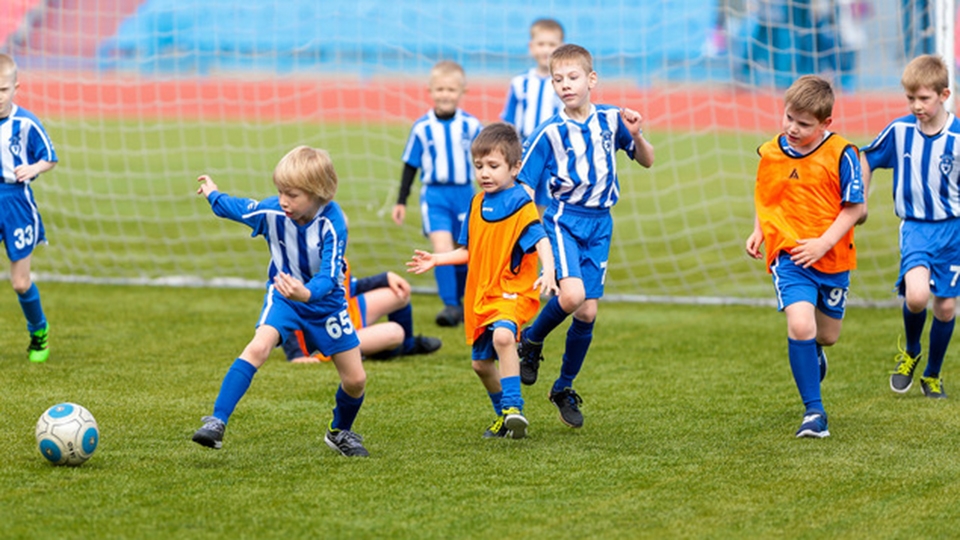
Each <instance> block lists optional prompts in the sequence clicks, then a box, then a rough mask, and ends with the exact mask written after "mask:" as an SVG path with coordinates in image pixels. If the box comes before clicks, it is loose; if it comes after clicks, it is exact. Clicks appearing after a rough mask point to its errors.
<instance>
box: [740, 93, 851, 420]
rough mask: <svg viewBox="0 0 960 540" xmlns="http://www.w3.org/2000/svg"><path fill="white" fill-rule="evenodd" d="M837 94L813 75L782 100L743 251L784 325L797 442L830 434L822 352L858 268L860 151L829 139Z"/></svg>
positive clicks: (835, 333) (836, 330) (835, 332)
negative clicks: (761, 268)
mask: <svg viewBox="0 0 960 540" xmlns="http://www.w3.org/2000/svg"><path fill="white" fill-rule="evenodd" d="M833 101H834V95H833V89H832V88H831V87H830V83H829V82H827V81H826V80H824V79H821V78H820V77H817V76H814V75H806V76H803V77H800V78H799V79H797V80H796V81H795V82H794V83H793V85H791V86H790V88H789V89H787V92H786V94H785V95H784V112H783V120H782V129H783V132H782V133H780V134H779V135H777V136H776V137H774V138H773V139H772V140H770V141H768V142H766V143H764V144H763V145H761V146H760V148H759V150H758V153H759V154H760V166H759V168H758V170H757V183H756V186H755V188H754V203H755V206H756V218H755V219H754V228H753V232H752V233H751V234H750V236H749V237H748V238H747V241H746V246H745V247H746V251H747V254H749V255H750V256H751V257H753V258H755V259H761V258H764V254H763V251H762V246H763V244H766V246H767V247H766V251H767V252H766V258H765V264H766V267H767V272H769V273H770V274H772V276H773V286H774V288H775V289H776V293H777V304H778V305H777V308H778V309H779V310H780V311H783V312H784V314H785V315H786V318H787V354H788V357H789V359H790V369H791V370H792V372H793V379H794V381H795V382H796V384H797V389H798V390H799V391H800V399H801V400H803V405H804V407H805V408H806V409H805V412H804V414H803V421H802V422H801V424H800V429H799V430H797V437H815V438H822V437H827V436H829V435H830V431H829V430H828V428H827V413H826V412H825V410H824V407H823V400H822V397H821V394H820V381H821V380H822V379H823V377H824V376H825V375H826V368H827V363H826V356H825V355H824V354H823V347H827V346H830V345H833V344H834V343H836V342H837V339H839V338H840V329H841V326H842V324H843V314H844V310H845V308H846V300H847V292H848V290H849V288H850V271H851V270H853V269H854V268H856V266H857V258H856V255H857V253H856V248H855V247H854V244H853V228H854V225H855V224H856V223H857V221H858V220H859V219H860V218H861V217H862V216H863V213H864V211H865V205H864V198H863V180H862V178H861V173H860V161H859V156H858V155H857V149H856V147H855V146H853V145H852V144H850V143H849V142H848V141H846V140H845V139H843V138H842V137H840V136H839V135H837V134H835V133H831V132H830V131H828V128H829V127H830V124H831V122H832V120H833V118H832V115H833Z"/></svg>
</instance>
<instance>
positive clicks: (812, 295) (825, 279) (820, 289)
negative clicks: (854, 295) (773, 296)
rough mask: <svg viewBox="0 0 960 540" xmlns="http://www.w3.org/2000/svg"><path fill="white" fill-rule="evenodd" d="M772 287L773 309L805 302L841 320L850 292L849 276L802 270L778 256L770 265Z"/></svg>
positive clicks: (783, 255) (845, 273)
mask: <svg viewBox="0 0 960 540" xmlns="http://www.w3.org/2000/svg"><path fill="white" fill-rule="evenodd" d="M770 269H771V270H772V271H773V287H774V289H776V291H777V309H778V310H779V311H783V309H784V308H785V307H787V306H789V305H791V304H796V303H797V302H809V303H811V304H813V305H814V306H816V307H817V309H818V310H820V312H822V313H823V314H824V315H827V316H828V317H831V318H833V319H842V318H843V313H844V310H845V309H846V307H847V293H848V292H849V291H850V272H849V271H845V272H838V273H836V274H827V273H824V272H821V271H819V270H817V269H815V268H812V267H811V268H803V267H800V266H797V265H796V264H794V263H793V261H791V260H790V255H789V254H788V253H786V252H781V253H780V255H778V256H777V258H776V259H775V260H774V261H773V264H771V265H770Z"/></svg>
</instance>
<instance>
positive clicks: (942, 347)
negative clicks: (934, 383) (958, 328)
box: [923, 317, 957, 377]
mask: <svg viewBox="0 0 960 540" xmlns="http://www.w3.org/2000/svg"><path fill="white" fill-rule="evenodd" d="M956 321H957V319H956V318H954V319H950V320H949V321H948V322H943V321H941V320H940V319H938V318H936V317H934V318H933V323H932V324H931V325H930V352H929V354H928V355H927V367H926V368H925V369H924V370H923V376H924V377H939V376H940V368H941V367H942V366H943V357H944V356H946V354H947V345H949V344H950V338H951V337H952V336H953V326H954V324H955V323H956Z"/></svg>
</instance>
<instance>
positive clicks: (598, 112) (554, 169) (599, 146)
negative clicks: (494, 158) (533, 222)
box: [517, 105, 634, 208]
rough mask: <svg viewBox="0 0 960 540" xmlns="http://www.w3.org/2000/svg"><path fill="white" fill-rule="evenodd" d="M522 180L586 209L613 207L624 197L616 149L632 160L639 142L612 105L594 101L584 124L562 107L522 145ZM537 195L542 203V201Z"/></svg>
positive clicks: (563, 200) (558, 198) (535, 189)
mask: <svg viewBox="0 0 960 540" xmlns="http://www.w3.org/2000/svg"><path fill="white" fill-rule="evenodd" d="M523 146H524V148H523V163H522V165H521V168H520V174H519V175H518V176H517V180H519V181H520V182H523V183H524V184H527V185H528V186H530V187H531V188H533V190H534V191H536V192H537V193H538V194H539V193H542V191H541V190H543V188H544V185H545V186H546V190H547V193H548V194H549V197H550V198H551V199H557V200H559V201H561V202H564V203H567V204H573V205H577V206H582V207H585V208H609V207H611V206H613V205H614V204H616V203H617V200H618V199H619V198H620V185H619V183H618V182H617V160H616V152H617V150H624V151H626V152H627V155H629V156H630V158H631V159H633V152H634V142H633V137H632V136H631V135H630V131H629V130H628V129H627V126H626V125H625V124H624V123H623V120H622V119H621V118H620V109H619V108H618V107H614V106H613V105H591V112H590V116H589V117H587V120H586V121H585V122H584V123H582V124H581V123H580V122H577V121H575V120H572V119H571V118H570V117H569V116H567V114H566V112H565V111H560V112H559V113H557V114H556V115H554V116H553V117H552V118H550V119H549V120H547V121H546V122H545V123H543V124H541V125H540V127H538V128H537V130H536V131H535V132H534V134H533V135H532V136H531V137H530V138H528V139H527V140H526V141H525V142H524V144H523ZM542 202H543V201H542V200H539V199H538V200H537V204H542Z"/></svg>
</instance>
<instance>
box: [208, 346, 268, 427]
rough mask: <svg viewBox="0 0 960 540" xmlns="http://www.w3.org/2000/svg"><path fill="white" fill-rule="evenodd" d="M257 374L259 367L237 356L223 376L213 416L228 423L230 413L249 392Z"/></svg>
mask: <svg viewBox="0 0 960 540" xmlns="http://www.w3.org/2000/svg"><path fill="white" fill-rule="evenodd" d="M256 374H257V368H255V367H253V364H251V363H250V362H247V361H246V360H241V359H240V358H237V359H236V360H234V361H233V365H231V366H230V369H229V370H228V371H227V374H226V375H225V376H224V377H223V383H222V384H221V385H220V393H219V394H217V401H215V402H214V404H213V416H215V417H217V418H219V419H220V420H223V423H224V424H226V423H227V422H228V421H229V420H230V415H231V414H233V410H234V409H235V408H236V407H237V403H239V402H240V398H242V397H243V395H244V394H246V393H247V389H248V388H250V382H251V381H253V376H254V375H256Z"/></svg>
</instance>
